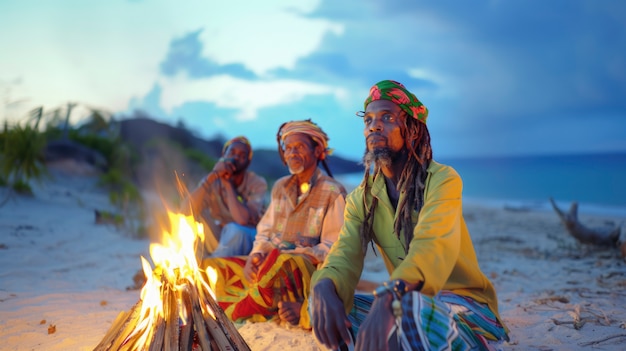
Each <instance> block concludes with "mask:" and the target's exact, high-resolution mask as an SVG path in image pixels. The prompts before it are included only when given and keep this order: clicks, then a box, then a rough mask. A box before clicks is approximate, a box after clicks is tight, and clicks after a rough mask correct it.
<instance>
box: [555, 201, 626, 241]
mask: <svg viewBox="0 0 626 351" xmlns="http://www.w3.org/2000/svg"><path fill="white" fill-rule="evenodd" d="M550 202H551V203H552V208H554V211H555V212H556V213H557V215H559V218H560V219H561V222H562V223H563V225H564V226H565V229H566V230H567V232H568V233H570V234H571V235H572V236H573V237H574V238H576V240H578V242H580V243H582V244H592V245H598V246H609V247H617V245H618V241H619V237H620V227H619V226H617V225H614V226H606V227H602V228H589V227H587V226H585V225H583V224H582V223H580V222H579V221H578V203H577V202H572V205H571V206H570V209H569V211H568V212H564V211H562V210H561V209H560V208H559V207H558V206H557V205H556V203H555V202H554V199H552V198H550Z"/></svg>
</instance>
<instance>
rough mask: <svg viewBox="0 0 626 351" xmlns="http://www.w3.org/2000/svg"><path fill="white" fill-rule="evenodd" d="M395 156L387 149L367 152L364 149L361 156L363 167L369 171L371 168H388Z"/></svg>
mask: <svg viewBox="0 0 626 351" xmlns="http://www.w3.org/2000/svg"><path fill="white" fill-rule="evenodd" d="M395 156H396V155H395V153H394V152H393V151H391V150H390V149H389V148H387V147H384V148H376V149H374V150H367V148H366V149H365V154H364V155H363V165H365V168H367V169H371V167H372V166H374V168H380V167H390V166H391V164H392V163H393V160H394V158H395Z"/></svg>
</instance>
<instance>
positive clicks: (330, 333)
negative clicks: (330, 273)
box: [310, 279, 360, 350]
mask: <svg viewBox="0 0 626 351" xmlns="http://www.w3.org/2000/svg"><path fill="white" fill-rule="evenodd" d="M312 298H313V300H312V303H311V306H310V308H312V316H311V322H312V324H313V333H314V334H315V337H316V338H317V340H318V341H319V342H320V343H322V344H323V345H324V346H326V347H327V348H328V349H330V350H337V349H339V344H340V343H341V341H342V340H343V341H344V342H346V343H348V342H350V333H349V332H348V328H349V327H350V321H349V320H348V317H347V316H346V312H345V308H344V305H343V302H342V301H341V299H340V298H339V296H338V295H337V290H335V284H334V283H333V281H332V280H330V279H322V280H320V281H319V282H318V283H317V284H316V285H315V286H314V287H313V292H312ZM359 334H360V333H359Z"/></svg>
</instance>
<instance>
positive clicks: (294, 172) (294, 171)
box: [287, 165, 304, 174]
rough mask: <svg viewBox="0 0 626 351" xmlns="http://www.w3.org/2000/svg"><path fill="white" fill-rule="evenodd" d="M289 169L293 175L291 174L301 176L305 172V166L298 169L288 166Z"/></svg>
mask: <svg viewBox="0 0 626 351" xmlns="http://www.w3.org/2000/svg"><path fill="white" fill-rule="evenodd" d="M287 168H289V173H291V174H300V173H302V172H303V171H304V166H303V165H300V166H299V167H297V168H291V167H289V166H287Z"/></svg>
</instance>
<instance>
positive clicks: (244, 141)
mask: <svg viewBox="0 0 626 351" xmlns="http://www.w3.org/2000/svg"><path fill="white" fill-rule="evenodd" d="M233 143H241V144H244V145H245V146H247V147H248V161H250V160H252V145H250V141H248V138H246V137H245V136H242V135H240V136H237V137H234V138H232V139H230V140H229V141H227V142H225V143H224V147H223V148H222V154H224V153H225V152H226V149H228V147H229V146H231V145H232V144H233Z"/></svg>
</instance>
